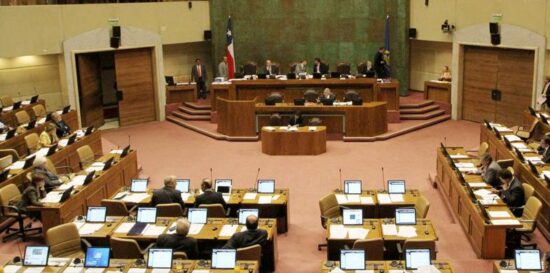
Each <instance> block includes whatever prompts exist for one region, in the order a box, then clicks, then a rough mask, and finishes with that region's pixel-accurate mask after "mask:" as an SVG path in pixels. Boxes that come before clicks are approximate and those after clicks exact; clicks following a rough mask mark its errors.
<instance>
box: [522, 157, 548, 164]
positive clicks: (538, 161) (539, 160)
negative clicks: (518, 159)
mask: <svg viewBox="0 0 550 273" xmlns="http://www.w3.org/2000/svg"><path fill="white" fill-rule="evenodd" d="M525 160H527V161H529V162H531V164H534V165H543V164H544V162H543V161H542V158H540V156H525Z"/></svg>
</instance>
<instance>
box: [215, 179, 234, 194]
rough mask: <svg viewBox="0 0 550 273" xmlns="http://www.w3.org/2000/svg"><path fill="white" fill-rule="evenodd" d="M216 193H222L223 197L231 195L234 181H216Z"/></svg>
mask: <svg viewBox="0 0 550 273" xmlns="http://www.w3.org/2000/svg"><path fill="white" fill-rule="evenodd" d="M215 182H216V192H220V193H222V194H223V195H229V194H231V187H232V184H233V181H232V180H231V179H216V181H215Z"/></svg>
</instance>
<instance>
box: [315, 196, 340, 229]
mask: <svg viewBox="0 0 550 273" xmlns="http://www.w3.org/2000/svg"><path fill="white" fill-rule="evenodd" d="M319 209H320V211H321V225H322V226H323V227H325V223H326V220H325V218H333V217H338V216H340V205H338V200H337V199H336V194H334V193H329V194H327V195H325V196H324V197H323V198H321V199H320V200H319Z"/></svg>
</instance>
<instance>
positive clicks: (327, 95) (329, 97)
mask: <svg viewBox="0 0 550 273" xmlns="http://www.w3.org/2000/svg"><path fill="white" fill-rule="evenodd" d="M335 100H336V95H334V94H333V93H332V92H331V91H330V88H325V90H323V94H321V96H319V98H318V99H317V102H325V101H330V102H334V101H335ZM331 104H332V103H331Z"/></svg>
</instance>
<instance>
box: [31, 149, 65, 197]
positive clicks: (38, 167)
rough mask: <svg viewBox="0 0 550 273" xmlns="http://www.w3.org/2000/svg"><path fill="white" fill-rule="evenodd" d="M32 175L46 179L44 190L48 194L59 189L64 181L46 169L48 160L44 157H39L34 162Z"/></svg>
mask: <svg viewBox="0 0 550 273" xmlns="http://www.w3.org/2000/svg"><path fill="white" fill-rule="evenodd" d="M32 175H40V176H41V177H42V178H43V179H44V185H45V186H44V188H45V190H46V192H50V191H51V190H53V189H55V188H57V187H58V186H60V185H61V184H63V181H61V179H60V177H59V176H57V175H56V174H54V173H52V172H50V171H49V170H48V169H47V168H46V158H45V157H43V156H40V157H37V158H36V159H35V160H34V162H33V168H32Z"/></svg>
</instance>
